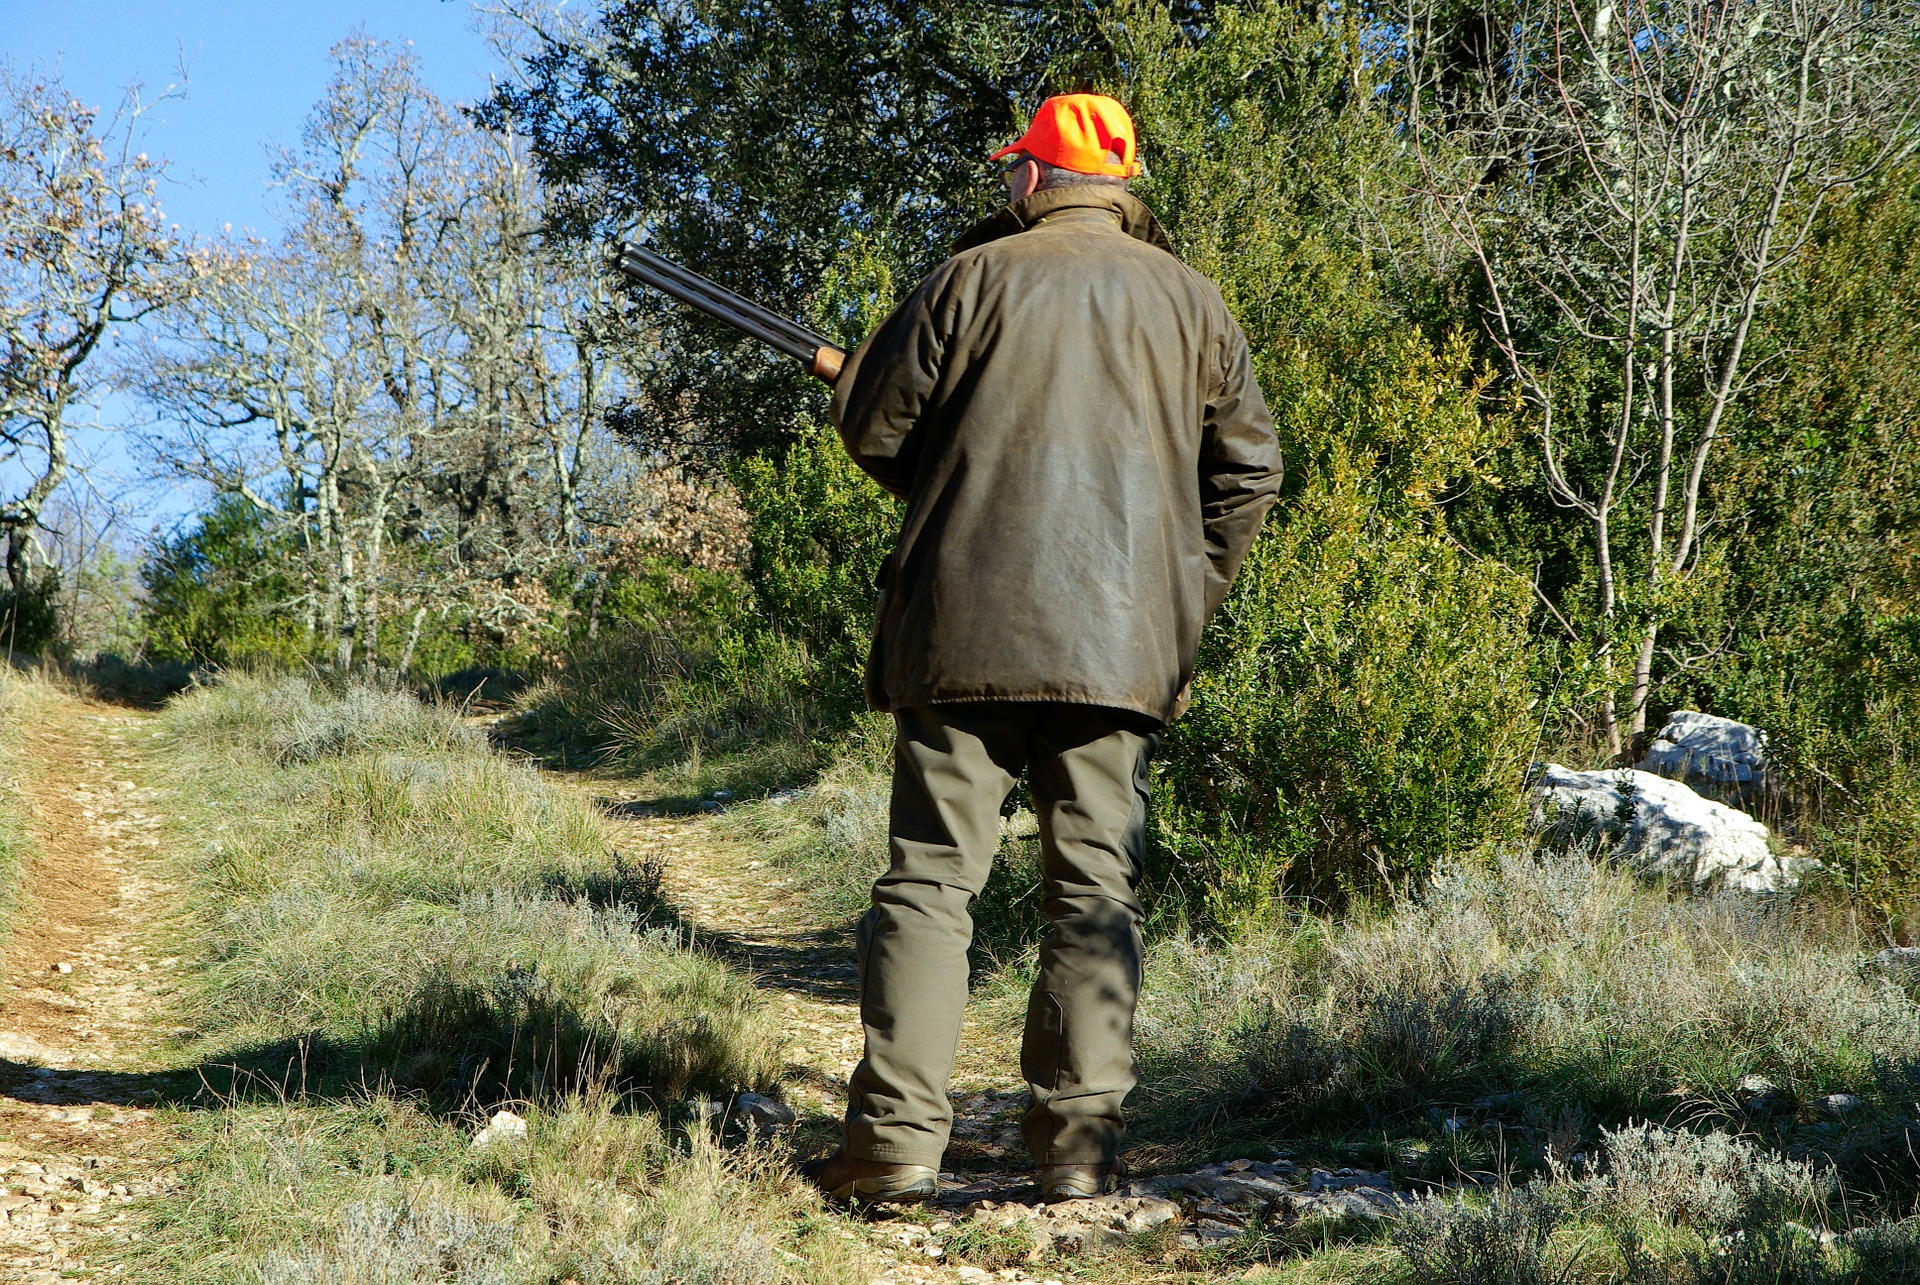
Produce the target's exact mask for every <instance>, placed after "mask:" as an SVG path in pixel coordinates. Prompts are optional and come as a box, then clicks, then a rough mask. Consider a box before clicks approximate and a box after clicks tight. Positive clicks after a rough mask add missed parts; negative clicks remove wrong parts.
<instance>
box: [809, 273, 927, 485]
mask: <svg viewBox="0 0 1920 1285" xmlns="http://www.w3.org/2000/svg"><path fill="white" fill-rule="evenodd" d="M946 277H947V273H946V272H944V271H936V272H935V273H934V274H933V275H932V276H930V277H928V278H927V279H926V280H925V281H923V282H921V283H920V285H919V286H918V287H917V288H916V289H915V290H914V292H913V293H912V294H911V295H908V296H907V298H906V299H905V300H904V301H903V302H902V303H901V304H900V306H899V307H897V308H895V309H894V310H893V311H892V312H891V313H889V314H888V315H887V319H886V320H885V321H883V322H881V323H880V327H879V329H877V330H875V331H874V332H873V333H872V334H871V335H868V336H867V338H866V339H865V341H863V342H862V343H861V344H860V346H859V347H858V348H856V349H854V351H853V353H852V354H851V355H850V356H849V357H848V358H847V364H846V366H845V367H844V368H842V370H841V372H840V378H839V379H837V380H835V381H834V385H833V406H832V410H831V411H830V414H831V415H832V416H833V422H834V426H835V427H837V428H838V429H839V430H840V440H841V441H842V442H843V443H845V444H846V448H847V453H848V454H849V455H851V456H852V457H853V462H854V463H855V464H858V465H859V466H860V467H861V468H862V469H864V470H865V471H866V473H867V475H868V476H869V477H871V478H872V479H873V480H874V481H876V482H878V483H879V484H880V485H881V486H883V487H885V488H886V489H887V490H888V491H890V492H891V493H892V494H894V495H896V496H899V497H900V498H901V499H905V498H906V495H907V491H908V489H909V488H911V487H912V485H913V476H914V470H915V468H916V467H917V466H918V464H919V446H920V442H921V440H922V437H921V435H919V434H917V433H916V432H915V431H914V430H915V428H916V427H917V426H918V424H919V422H920V417H921V414H922V413H923V412H924V411H925V409H926V406H927V399H928V398H929V397H930V396H932V394H933V391H934V389H935V387H936V386H937V385H938V384H939V382H940V373H941V365H942V362H943V361H944V359H945V357H946V346H947V338H948V336H949V335H950V334H951V333H952V332H951V329H950V328H949V327H947V326H945V325H942V324H941V317H942V314H943V313H944V311H945V309H944V308H943V307H942V304H941V300H942V296H943V295H944V294H945V290H944V288H943V287H944V284H945V280H946Z"/></svg>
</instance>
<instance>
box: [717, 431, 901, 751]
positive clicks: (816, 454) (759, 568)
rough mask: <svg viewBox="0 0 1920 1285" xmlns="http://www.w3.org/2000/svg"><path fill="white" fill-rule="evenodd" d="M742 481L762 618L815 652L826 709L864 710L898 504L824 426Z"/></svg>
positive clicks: (765, 459)
mask: <svg viewBox="0 0 1920 1285" xmlns="http://www.w3.org/2000/svg"><path fill="white" fill-rule="evenodd" d="M737 480H738V483H739V487H740V498H741V501H742V502H743V503H744V504H745V505H746V507H747V512H748V514H749V515H750V520H749V529H750V531H751V533H752V539H753V554H752V563H751V566H750V568H749V570H748V579H749V581H750V582H751V583H752V585H753V591H754V597H755V600H756V602H757V603H758V605H759V608H760V611H761V614H762V619H763V621H765V622H766V624H767V626H769V627H770V628H772V629H773V630H774V631H776V632H777V633H779V634H780V635H782V636H784V637H786V638H789V639H792V640H793V641H794V642H797V643H798V644H800V645H801V646H802V647H804V648H805V649H806V652H807V654H808V655H810V656H811V657H812V658H813V660H814V664H815V666H817V668H815V669H814V671H813V672H812V674H811V675H809V677H810V678H811V679H812V684H813V688H814V690H815V691H816V692H817V693H818V695H819V696H820V697H822V698H823V699H825V700H826V702H827V703H828V704H829V706H831V707H832V708H834V709H835V710H838V711H842V712H843V713H851V712H852V711H854V710H857V709H859V708H860V706H861V705H862V704H863V703H864V702H863V698H862V696H861V683H860V677H861V674H862V673H863V672H864V670H865V667H866V659H867V645H868V642H869V641H870V640H871V638H872V635H873V604H874V597H875V593H876V590H875V588H874V577H875V576H876V575H877V574H878V573H879V570H880V564H881V562H882V561H884V560H885V558H886V556H887V554H888V552H889V551H890V550H891V549H892V548H893V541H894V536H895V535H896V533H897V532H898V531H899V527H900V508H899V505H898V504H897V503H895V502H894V500H893V499H892V498H891V497H890V496H888V495H887V494H886V492H884V491H882V490H881V489H880V488H879V487H878V486H876V485H875V484H874V483H873V482H872V481H870V480H869V479H868V478H867V476H866V474H864V473H862V472H861V471H860V470H859V468H858V467H856V466H855V465H854V463H853V461H852V460H851V459H850V458H849V457H848V456H847V452H846V448H845V447H843V446H842V445H841V444H840V438H839V436H838V435H837V434H836V433H835V432H834V431H833V430H832V429H830V428H826V427H817V428H815V429H813V430H812V431H810V432H807V433H804V434H802V435H800V436H799V437H798V438H797V439H796V440H795V441H794V443H793V444H792V445H791V446H789V447H788V448H786V450H785V451H784V452H783V453H782V454H781V455H780V456H779V457H778V459H775V458H774V457H771V456H767V455H756V456H753V457H751V458H749V459H747V460H746V461H744V462H743V463H742V464H741V465H740V467H739V469H738V477H737Z"/></svg>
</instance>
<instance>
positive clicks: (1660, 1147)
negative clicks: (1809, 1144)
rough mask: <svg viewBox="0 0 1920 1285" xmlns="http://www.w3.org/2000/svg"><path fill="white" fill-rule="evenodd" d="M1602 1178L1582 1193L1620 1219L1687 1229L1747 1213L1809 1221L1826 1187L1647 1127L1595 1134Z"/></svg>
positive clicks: (1807, 1176)
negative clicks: (1785, 1214) (1602, 1156)
mask: <svg viewBox="0 0 1920 1285" xmlns="http://www.w3.org/2000/svg"><path fill="white" fill-rule="evenodd" d="M1600 1132H1601V1138H1602V1140H1603V1146H1604V1148H1605V1151H1606V1173H1605V1175H1604V1176H1602V1177H1598V1178H1593V1179H1587V1180H1584V1181H1585V1185H1586V1186H1587V1189H1588V1190H1589V1191H1590V1192H1594V1193H1596V1194H1598V1195H1600V1197H1601V1198H1602V1199H1603V1200H1604V1201H1605V1202H1606V1203H1608V1204H1611V1205H1613V1206H1615V1207H1616V1208H1617V1209H1618V1210H1619V1211H1620V1212H1621V1213H1624V1214H1626V1215H1628V1216H1632V1217H1641V1218H1654V1219H1659V1220H1660V1221H1663V1222H1670V1223H1682V1224H1686V1225H1689V1226H1693V1227H1701V1228H1716V1227H1733V1226H1736V1225H1739V1224H1741V1223H1742V1222H1743V1220H1746V1219H1747V1218H1748V1217H1749V1216H1750V1211H1753V1210H1755V1209H1766V1210H1782V1209H1784V1210H1791V1211H1793V1212H1794V1213H1796V1214H1797V1215H1799V1216H1803V1217H1805V1216H1811V1215H1813V1214H1815V1213H1817V1212H1818V1211H1819V1209H1820V1208H1821V1206H1822V1205H1823V1204H1824V1202H1825V1199H1826V1197H1827V1195H1828V1194H1829V1188H1830V1186H1831V1181H1830V1179H1828V1178H1826V1177H1825V1176H1823V1175H1821V1174H1818V1173H1816V1172H1815V1171H1814V1169H1813V1166H1812V1165H1810V1164H1808V1163H1807V1162H1805V1161H1801V1160H1788V1159H1784V1158H1782V1157H1780V1156H1777V1155H1774V1154H1773V1153H1771V1152H1769V1151H1766V1150H1764V1149H1762V1148H1761V1147H1759V1146H1756V1145H1755V1144H1754V1142H1753V1141H1752V1140H1751V1139H1748V1138H1741V1137H1735V1136H1733V1135H1731V1134H1726V1133H1691V1132H1688V1131H1687V1130H1684V1129H1664V1128H1661V1127H1660V1126H1658V1125H1654V1124H1629V1125H1627V1126H1626V1127H1624V1128H1621V1129H1602V1130H1601V1131H1600Z"/></svg>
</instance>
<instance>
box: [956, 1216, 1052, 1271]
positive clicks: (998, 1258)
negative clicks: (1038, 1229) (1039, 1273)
mask: <svg viewBox="0 0 1920 1285" xmlns="http://www.w3.org/2000/svg"><path fill="white" fill-rule="evenodd" d="M940 1243H941V1248H942V1249H943V1250H944V1251H945V1255H946V1257H947V1258H949V1259H953V1260H957V1261H960V1262H965V1263H971V1264H973V1265H974V1266H975V1267H982V1268H985V1269H986V1270H987V1271H999V1270H1001V1269H1002V1268H1007V1267H1019V1266H1021V1265H1023V1264H1026V1263H1031V1262H1034V1261H1036V1260H1038V1259H1039V1258H1040V1256H1041V1254H1042V1253H1043V1252H1044V1251H1043V1249H1042V1246H1041V1245H1040V1243H1039V1242H1038V1241H1037V1240H1035V1239H1034V1234H1033V1230H1032V1228H1031V1227H1029V1226H1028V1225H1027V1223H1026V1221H1025V1220H1024V1219H1021V1220H1015V1221H1013V1222H993V1221H991V1220H989V1219H985V1218H970V1219H968V1220H967V1221H965V1222H962V1223H957V1224H955V1225H954V1226H953V1227H952V1228H950V1229H949V1230H947V1231H946V1232H944V1233H942V1235H941V1238H940Z"/></svg>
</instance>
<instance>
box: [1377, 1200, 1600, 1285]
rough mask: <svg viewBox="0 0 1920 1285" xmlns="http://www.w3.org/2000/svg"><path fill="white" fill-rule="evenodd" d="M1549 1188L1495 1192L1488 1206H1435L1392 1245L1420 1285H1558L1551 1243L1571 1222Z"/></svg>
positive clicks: (1421, 1212)
mask: <svg viewBox="0 0 1920 1285" xmlns="http://www.w3.org/2000/svg"><path fill="white" fill-rule="evenodd" d="M1567 1215H1568V1210H1567V1206H1566V1203H1565V1200H1564V1199H1563V1198H1562V1197H1561V1196H1560V1195H1559V1194H1558V1193H1557V1192H1555V1191H1554V1190H1553V1189H1552V1188H1550V1187H1546V1186H1533V1187H1520V1188H1516V1189H1512V1190H1507V1191H1501V1192H1496V1193H1495V1194H1494V1195H1493V1196H1492V1197H1491V1198H1490V1199H1489V1200H1488V1201H1487V1202H1486V1203H1485V1204H1484V1205H1482V1204H1468V1203H1466V1202H1464V1201H1461V1202H1457V1203H1456V1202H1443V1201H1434V1202H1431V1203H1429V1204H1427V1205H1424V1206H1421V1207H1420V1208H1418V1209H1417V1210H1416V1211H1415V1212H1413V1213H1412V1214H1410V1215H1409V1216H1407V1217H1406V1218H1403V1219H1402V1220H1401V1221H1400V1222H1399V1224H1398V1225H1397V1226H1396V1227H1395V1228H1394V1230H1393V1242H1394V1244H1395V1245H1396V1246H1398V1247H1399V1249H1400V1252H1401V1253H1402V1254H1403V1255H1405V1256H1406V1260H1407V1266H1408V1267H1409V1268H1411V1269H1412V1272H1413V1280H1414V1281H1415V1282H1416V1285H1560V1282H1562V1281H1564V1280H1565V1279H1566V1275H1565V1273H1564V1272H1563V1271H1560V1270H1557V1269H1555V1268H1554V1267H1553V1266H1552V1264H1551V1263H1550V1262H1549V1259H1548V1256H1547V1241H1548V1240H1549V1238H1550V1237H1552V1235H1553V1233H1554V1230H1555V1229H1556V1228H1558V1227H1559V1226H1560V1225H1561V1224H1562V1223H1564V1222H1565V1221H1566V1220H1567Z"/></svg>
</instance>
